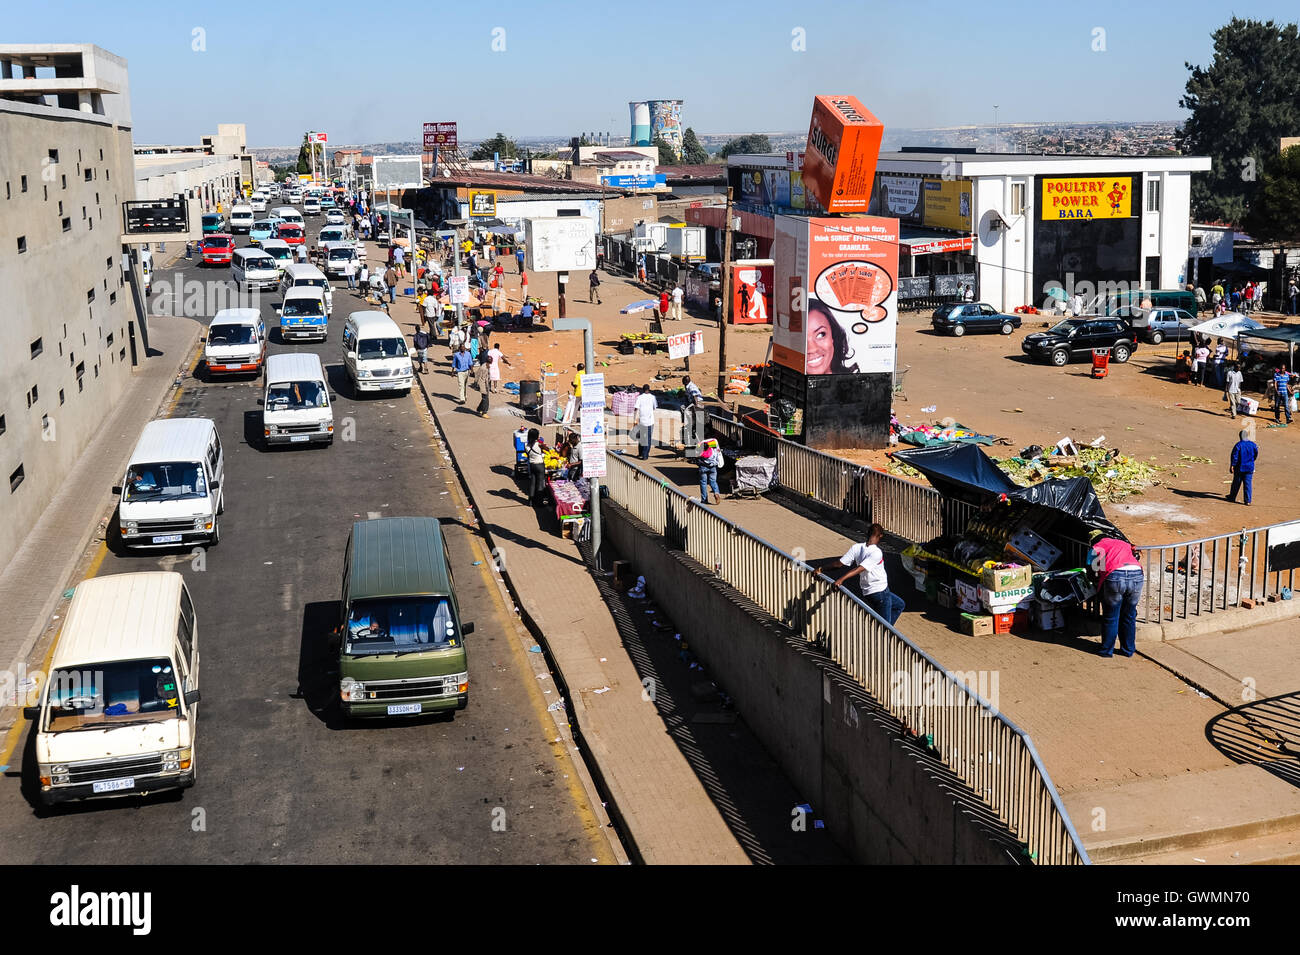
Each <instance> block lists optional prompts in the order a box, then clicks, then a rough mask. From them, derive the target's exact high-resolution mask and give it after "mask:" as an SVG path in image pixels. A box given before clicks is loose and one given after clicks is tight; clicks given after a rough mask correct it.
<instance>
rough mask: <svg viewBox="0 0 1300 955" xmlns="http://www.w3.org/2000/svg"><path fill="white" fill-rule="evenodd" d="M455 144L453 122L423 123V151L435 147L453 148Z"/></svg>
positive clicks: (429, 151) (454, 126)
mask: <svg viewBox="0 0 1300 955" xmlns="http://www.w3.org/2000/svg"><path fill="white" fill-rule="evenodd" d="M455 146H456V124H455V123H425V124H424V151H425V152H426V153H431V152H433V151H434V150H435V149H441V148H455Z"/></svg>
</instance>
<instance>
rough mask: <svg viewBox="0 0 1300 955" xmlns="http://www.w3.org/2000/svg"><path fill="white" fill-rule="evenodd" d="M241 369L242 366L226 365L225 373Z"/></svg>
mask: <svg viewBox="0 0 1300 955" xmlns="http://www.w3.org/2000/svg"><path fill="white" fill-rule="evenodd" d="M243 367H244V366H243V365H226V371H239V370H240V369H242V368H243Z"/></svg>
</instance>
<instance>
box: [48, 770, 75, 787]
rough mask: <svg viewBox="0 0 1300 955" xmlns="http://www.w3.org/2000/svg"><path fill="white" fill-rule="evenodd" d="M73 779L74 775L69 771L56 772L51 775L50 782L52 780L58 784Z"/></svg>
mask: <svg viewBox="0 0 1300 955" xmlns="http://www.w3.org/2000/svg"><path fill="white" fill-rule="evenodd" d="M71 780H72V777H71V776H69V775H68V774H67V773H55V774H54V775H53V776H51V777H50V782H52V783H53V784H54V785H56V786H59V785H63V784H64V783H68V782H71Z"/></svg>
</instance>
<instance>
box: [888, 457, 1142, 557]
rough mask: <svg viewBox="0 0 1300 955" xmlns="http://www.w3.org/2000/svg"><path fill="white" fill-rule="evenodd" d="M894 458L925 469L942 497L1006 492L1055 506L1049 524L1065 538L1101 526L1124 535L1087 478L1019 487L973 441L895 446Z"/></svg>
mask: <svg viewBox="0 0 1300 955" xmlns="http://www.w3.org/2000/svg"><path fill="white" fill-rule="evenodd" d="M894 458H895V459H896V460H899V461H902V462H903V463H904V464H910V465H911V466H912V467H914V468H916V469H917V470H918V471H920V472H921V473H922V474H924V475H925V476H926V478H928V479H929V481H930V483H931V484H933V485H934V487H935V489H936V490H937V491H938V492H939V493H940V494H942V495H943V496H944V497H950V498H954V499H956V500H959V501H965V502H967V503H968V504H976V505H980V506H983V505H986V504H994V503H995V502H997V501H998V500H999V499H1000V498H1001V497H1002V496H1003V495H1006V499H1007V501H1008V502H1015V501H1022V502H1024V503H1026V504H1032V505H1034V506H1036V507H1044V508H1047V509H1049V510H1051V511H1055V512H1056V515H1057V521H1056V523H1055V525H1054V528H1053V529H1054V530H1057V531H1059V532H1060V533H1063V534H1065V535H1066V536H1067V537H1071V538H1073V539H1076V540H1085V541H1086V540H1087V539H1088V533H1089V532H1090V531H1093V530H1100V531H1102V532H1103V533H1105V534H1106V535H1107V536H1110V537H1118V538H1120V539H1121V540H1126V539H1127V538H1125V537H1124V535H1123V534H1122V533H1120V531H1119V529H1118V528H1117V527H1116V526H1115V525H1114V524H1112V523H1111V522H1110V520H1108V519H1107V517H1106V512H1105V510H1104V509H1103V508H1102V506H1101V500H1100V498H1098V497H1097V491H1096V489H1094V488H1093V486H1092V482H1091V481H1090V480H1088V479H1087V478H1086V477H1076V478H1049V479H1048V480H1046V481H1040V482H1038V483H1037V484H1034V485H1031V486H1029V487H1020V486H1018V485H1017V484H1015V483H1014V482H1013V481H1012V480H1011V478H1009V477H1007V475H1006V473H1005V472H1003V471H1002V469H1001V468H999V467H998V466H997V465H996V464H994V463H993V461H992V460H991V459H990V458H989V457H988V455H986V454H985V453H984V452H983V451H982V450H980V448H979V447H978V446H977V445H973V444H954V445H946V446H941V447H934V448H916V449H915V450H911V451H895V452H894Z"/></svg>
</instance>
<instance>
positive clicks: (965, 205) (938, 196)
mask: <svg viewBox="0 0 1300 955" xmlns="http://www.w3.org/2000/svg"><path fill="white" fill-rule="evenodd" d="M922 191H923V193H924V196H925V198H924V216H923V218H922V220H921V221H922V224H923V225H926V226H929V227H932V228H935V229H952V230H953V231H954V232H970V231H971V215H970V210H971V192H970V182H969V181H962V180H959V179H927V180H925V185H924V187H923V189H922Z"/></svg>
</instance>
